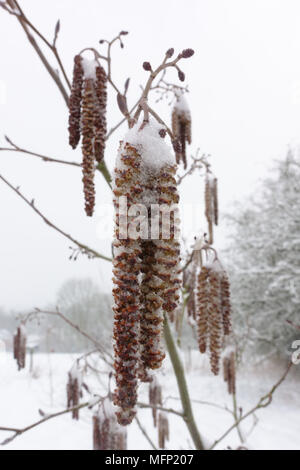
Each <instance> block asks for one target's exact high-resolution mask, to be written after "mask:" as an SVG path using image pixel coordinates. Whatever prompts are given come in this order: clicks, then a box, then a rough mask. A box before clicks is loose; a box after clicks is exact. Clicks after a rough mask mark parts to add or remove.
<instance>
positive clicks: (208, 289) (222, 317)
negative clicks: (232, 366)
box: [195, 260, 231, 375]
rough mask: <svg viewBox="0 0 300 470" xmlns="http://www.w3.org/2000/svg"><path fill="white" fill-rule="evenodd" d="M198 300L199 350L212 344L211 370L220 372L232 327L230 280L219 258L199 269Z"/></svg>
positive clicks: (215, 372) (197, 280) (204, 349)
mask: <svg viewBox="0 0 300 470" xmlns="http://www.w3.org/2000/svg"><path fill="white" fill-rule="evenodd" d="M224 286H226V288H224ZM195 301H196V321H197V334H198V345H199V350H200V352H201V353H204V352H205V351H206V349H207V346H209V351H210V364H211V370H212V372H213V373H214V374H215V375H217V374H218V373H219V367H220V366H219V363H220V354H221V349H222V344H223V337H224V335H228V334H229V333H230V331H231V324H230V310H231V309H230V291H229V281H228V277H227V274H226V273H225V271H224V269H223V268H222V267H221V266H220V263H219V262H218V261H217V260H215V261H214V262H213V263H211V264H207V265H206V266H202V268H201V269H199V270H198V272H197V274H196V294H195Z"/></svg>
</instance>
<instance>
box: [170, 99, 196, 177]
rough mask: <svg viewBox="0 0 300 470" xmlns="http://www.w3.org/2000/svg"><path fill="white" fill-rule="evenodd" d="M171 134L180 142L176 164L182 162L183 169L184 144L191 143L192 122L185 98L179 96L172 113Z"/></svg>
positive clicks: (184, 157)
mask: <svg viewBox="0 0 300 470" xmlns="http://www.w3.org/2000/svg"><path fill="white" fill-rule="evenodd" d="M172 132H173V135H174V137H175V139H176V140H178V141H179V142H180V150H178V151H177V152H176V162H177V163H180V162H181V161H182V162H183V166H184V168H186V166H187V161H186V142H187V143H188V144H191V142H192V121H191V113H190V110H189V107H188V104H187V102H186V99H185V97H184V96H183V94H182V95H180V96H179V97H177V101H176V103H175V105H174V108H173V111H172Z"/></svg>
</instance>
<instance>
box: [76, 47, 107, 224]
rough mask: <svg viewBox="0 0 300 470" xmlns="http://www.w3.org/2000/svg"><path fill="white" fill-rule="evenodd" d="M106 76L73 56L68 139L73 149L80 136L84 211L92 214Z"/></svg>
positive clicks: (102, 141)
mask: <svg viewBox="0 0 300 470" xmlns="http://www.w3.org/2000/svg"><path fill="white" fill-rule="evenodd" d="M106 87H107V76H106V73H105V71H104V69H103V68H102V67H101V65H100V64H99V63H98V62H97V61H95V60H92V61H89V60H86V59H83V58H82V57H81V56H80V55H77V56H75V58H74V71H73V82H72V91H71V96H70V104H69V111H70V114H69V142H70V145H71V146H72V147H73V148H76V146H77V144H78V142H79V140H80V135H82V154H83V161H82V170H83V188H84V196H85V211H86V214H87V215H88V216H92V214H93V210H94V205H95V187H94V174H95V162H96V161H97V162H98V163H101V161H102V160H103V158H104V150H105V138H106V105H107V91H106Z"/></svg>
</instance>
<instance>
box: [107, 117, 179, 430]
mask: <svg viewBox="0 0 300 470" xmlns="http://www.w3.org/2000/svg"><path fill="white" fill-rule="evenodd" d="M160 128H161V126H156V125H155V124H154V123H150V124H147V125H146V126H144V128H143V129H142V130H140V125H139V124H138V125H136V126H134V127H133V128H132V129H131V130H130V131H129V132H128V134H127V135H126V136H125V139H124V141H123V142H121V145H120V150H119V155H118V158H117V164H116V168H115V178H114V196H115V197H114V205H115V210H116V219H115V240H114V262H113V265H114V269H113V273H114V279H113V282H114V284H115V287H114V289H113V295H114V300H115V305H114V313H115V322H114V341H115V347H114V350H115V372H116V384H117V389H116V392H115V395H114V401H115V404H116V405H118V407H119V410H118V412H117V417H118V421H119V423H120V424H124V425H126V424H129V423H130V422H131V421H132V419H133V417H134V415H135V410H134V407H135V404H136V400H137V384H138V379H140V380H142V381H146V380H147V381H149V376H148V374H147V370H149V369H156V368H158V367H160V365H161V363H162V360H163V358H164V356H165V353H164V351H163V341H162V333H163V311H165V312H168V314H169V315H170V317H172V316H173V312H174V310H175V308H176V307H177V302H178V298H179V294H178V290H179V288H180V279H179V275H178V271H179V243H178V240H177V239H176V235H177V232H176V224H177V222H178V220H177V218H176V216H175V215H174V214H173V213H172V211H171V212H170V210H171V209H173V208H172V207H171V206H172V204H173V203H174V204H176V203H177V202H178V194H177V188H176V180H175V178H174V173H175V168H174V162H173V157H172V153H171V152H170V151H169V149H168V147H167V146H166V144H165V143H164V140H163V139H162V138H161V137H160V135H159V130H160ZM162 204H164V207H163V209H164V212H168V211H169V214H166V215H167V222H169V223H166V216H164V217H163V216H162V217H160V208H161V206H160V205H162ZM167 229H168V230H167Z"/></svg>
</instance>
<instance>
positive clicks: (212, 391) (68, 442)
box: [0, 352, 300, 450]
mask: <svg viewBox="0 0 300 470" xmlns="http://www.w3.org/2000/svg"><path fill="white" fill-rule="evenodd" d="M75 358H76V356H75V355H69V354H50V355H47V354H36V355H35V358H34V367H33V374H30V373H29V370H28V366H27V368H26V369H25V370H22V371H21V372H18V371H17V367H16V364H15V362H14V360H13V359H12V355H11V354H9V353H4V352H2V353H0V426H8V427H17V428H20V427H24V426H26V425H28V424H30V423H33V422H34V421H37V420H38V419H40V418H41V416H40V414H39V409H41V410H43V412H45V413H53V412H56V411H59V410H63V409H64V408H65V407H66V382H67V372H68V370H69V369H70V367H71V366H72V364H73V363H74V360H75ZM184 361H185V363H186V365H188V374H187V378H188V383H189V388H190V393H191V397H192V399H193V400H196V401H194V402H193V407H194V411H195V417H196V421H197V423H198V426H199V430H200V432H201V433H202V436H203V438H204V441H205V443H206V444H209V443H210V444H211V443H212V442H213V441H214V440H215V439H217V438H218V437H220V436H221V435H222V434H223V432H224V431H226V429H227V428H228V427H229V426H230V425H231V424H232V422H233V418H232V416H231V414H230V413H229V412H228V411H226V410H224V409H222V408H219V407H216V406H212V405H211V404H203V403H199V402H198V401H201V402H203V401H204V402H210V403H213V404H214V405H219V406H221V407H223V406H224V405H226V406H227V407H229V408H232V401H231V398H230V397H229V396H228V394H227V392H226V387H225V384H224V382H223V380H222V378H221V377H217V378H215V377H213V376H212V375H211V374H210V372H209V371H208V368H207V365H206V363H205V361H203V359H202V358H200V357H199V354H198V353H197V352H194V353H193V354H192V356H191V357H187V356H186V357H185V358H184ZM97 367H100V368H101V370H104V369H105V367H104V366H103V364H102V365H100V366H99V364H98V366H97ZM295 367H297V366H295ZM298 367H300V366H298ZM283 370H284V365H283V364H278V365H276V366H275V365H274V364H268V365H263V366H259V367H256V369H255V371H254V370H252V371H248V372H247V373H246V372H240V373H239V380H238V388H237V396H238V406H241V407H242V408H243V412H247V410H248V409H250V408H251V407H252V406H253V405H255V404H256V403H257V401H258V399H259V398H260V397H261V396H262V395H264V394H265V393H266V392H267V391H268V390H269V389H270V388H271V386H272V385H273V384H274V383H275V382H276V381H277V380H278V379H279V377H280V375H281V374H282V372H283ZM295 372H298V371H292V372H291V374H290V376H289V377H288V378H287V380H286V381H285V382H284V383H283V384H282V385H281V387H280V388H279V389H278V391H277V392H276V393H275V395H274V400H273V402H272V404H271V405H270V406H269V407H267V408H264V409H262V410H259V411H258V412H257V413H256V418H257V419H258V421H257V422H256V425H255V427H254V429H253V424H254V420H253V417H250V418H247V419H246V420H245V421H244V422H243V423H242V424H241V428H242V432H243V433H244V435H245V436H246V437H247V433H248V432H249V431H251V429H252V432H251V434H250V435H249V436H248V437H247V438H246V443H245V444H244V445H245V446H246V447H247V448H249V449H298V450H299V449H300V375H299V373H297V374H296V373H295ZM157 375H158V378H159V380H160V382H161V383H162V384H163V388H164V392H163V398H164V406H165V407H172V408H174V409H178V410H180V402H179V401H178V399H176V398H178V390H177V386H176V382H175V379H174V377H173V375H172V373H171V368H170V364H169V363H168V361H167V360H166V362H165V365H164V367H163V370H162V371H161V372H160V373H159V374H157ZM86 382H87V383H88V384H89V385H91V387H92V389H93V391H94V392H97V393H99V394H100V395H103V394H105V393H106V387H107V383H108V376H107V374H106V373H105V372H103V373H102V374H101V375H100V377H98V378H96V377H95V376H94V374H93V375H90V376H89V377H87V379H86ZM87 397H88V395H85V396H84V397H83V400H86V399H87ZM139 400H140V401H141V402H144V403H147V402H148V385H146V384H143V385H142V386H141V387H140V390H139ZM91 416H92V412H91V411H89V410H87V409H84V410H81V411H80V420H79V421H78V422H76V421H73V420H72V419H71V416H70V415H69V414H66V415H63V416H61V417H58V418H54V419H52V420H49V421H48V422H46V423H44V424H42V425H40V426H38V427H36V428H35V429H32V430H30V431H28V432H26V433H24V434H23V435H21V436H19V437H17V438H16V439H15V440H14V441H12V442H11V443H9V444H8V445H6V446H3V447H1V449H2V450H5V449H10V450H12V449H14V450H17V449H33V450H46V449H58V450H59V449H71V450H75V449H82V450H85V449H91V448H92V422H91ZM138 416H139V420H140V422H141V423H142V425H143V426H144V427H145V429H146V430H147V432H148V434H149V436H150V437H151V439H152V440H153V442H154V443H155V444H156V445H157V430H156V429H154V428H153V425H152V416H151V410H149V409H140V410H139V413H138ZM169 422H170V442H169V443H168V449H191V448H192V443H191V440H190V437H189V434H188V432H187V430H186V427H185V424H184V422H183V421H182V419H181V418H180V417H177V416H175V415H169ZM9 435H10V433H7V432H3V431H1V432H0V439H1V441H3V440H4V439H5V438H6V437H9ZM239 445H241V443H240V441H239V438H238V435H237V432H236V430H233V431H232V432H231V433H230V434H229V435H228V436H227V437H226V438H225V439H224V440H223V441H222V442H221V443H220V444H219V445H218V446H217V448H218V449H226V448H227V447H228V446H230V447H231V448H233V449H235V448H237V447H238V446H239ZM128 448H129V449H151V447H150V445H149V443H148V441H147V440H146V439H145V437H144V436H143V434H142V433H141V431H140V430H139V428H138V426H137V424H136V423H133V424H132V425H131V426H130V427H129V428H128Z"/></svg>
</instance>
